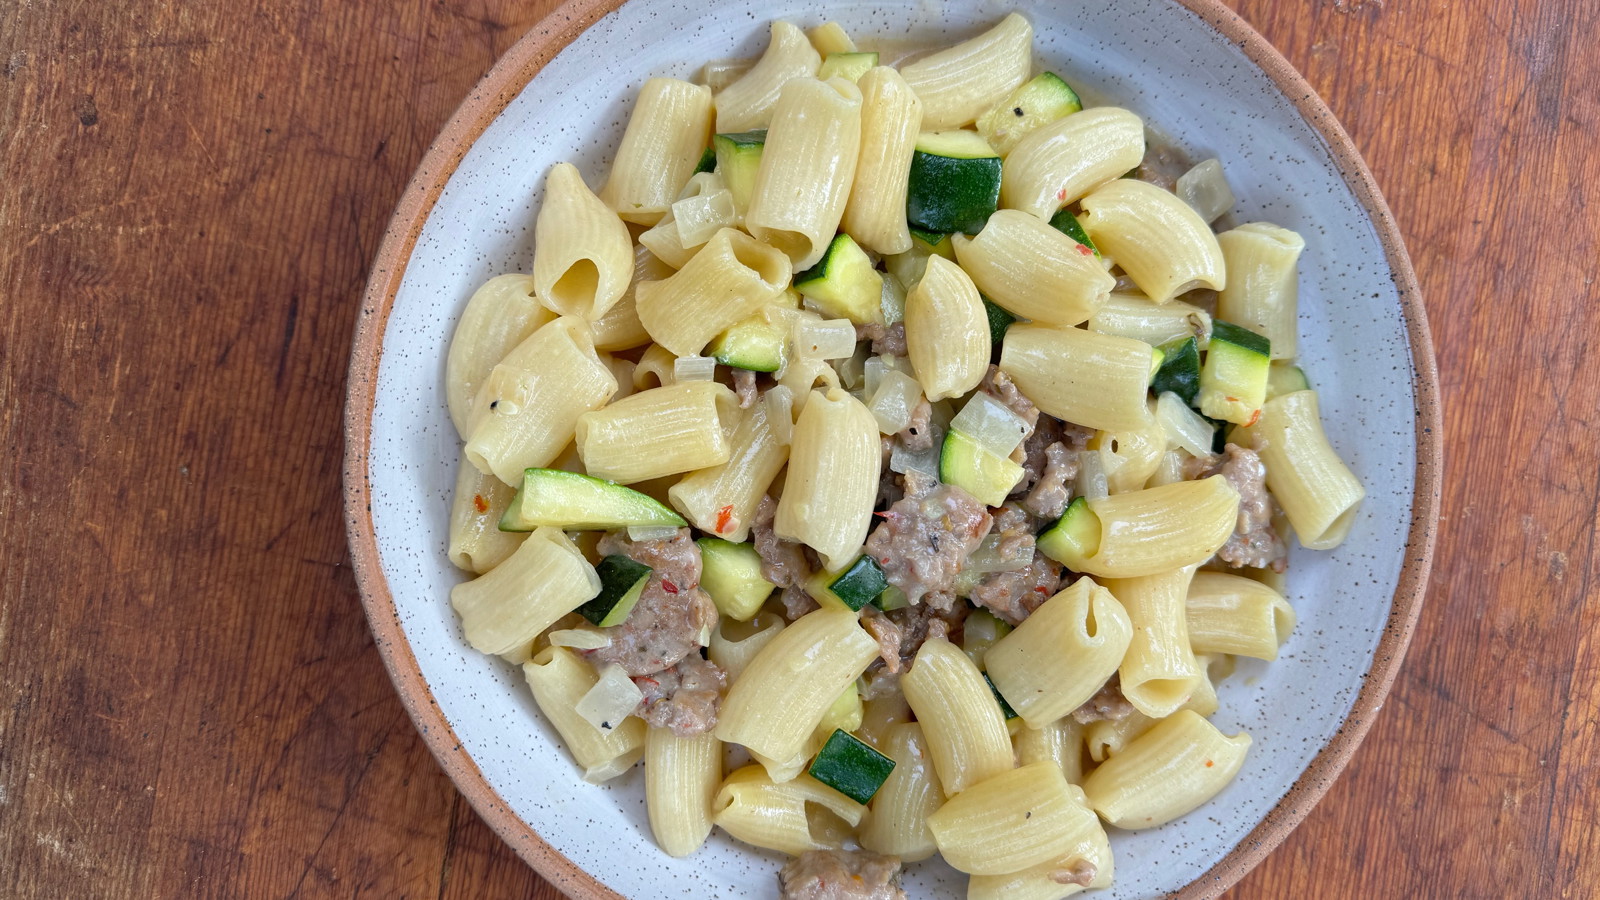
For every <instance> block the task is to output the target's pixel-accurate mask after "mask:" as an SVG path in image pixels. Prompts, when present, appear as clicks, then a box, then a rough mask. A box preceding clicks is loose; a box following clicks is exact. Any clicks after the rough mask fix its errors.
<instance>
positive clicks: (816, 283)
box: [794, 231, 883, 325]
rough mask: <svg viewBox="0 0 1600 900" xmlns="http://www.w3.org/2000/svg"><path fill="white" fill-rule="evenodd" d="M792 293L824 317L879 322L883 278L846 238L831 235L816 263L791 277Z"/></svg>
mask: <svg viewBox="0 0 1600 900" xmlns="http://www.w3.org/2000/svg"><path fill="white" fill-rule="evenodd" d="M794 287H795V290H797V291H799V292H800V293H801V294H802V295H803V296H806V297H809V298H811V301H812V302H813V303H815V304H816V305H817V306H818V307H819V308H820V309H821V310H822V312H823V314H824V315H826V316H828V317H830V318H835V319H841V318H842V319H849V320H850V321H852V322H854V323H856V324H857V325H867V324H870V323H873V322H877V323H880V324H881V323H882V322H883V276H882V275H879V274H878V270H877V269H874V268H873V267H872V259H871V257H869V256H867V252H866V251H865V250H862V249H861V247H860V246H859V245H857V244H856V242H855V240H854V239H853V238H851V237H850V235H848V234H845V233H844V232H842V231H841V232H839V233H838V234H836V235H834V238H833V242H832V243H830V244H828V250H827V252H826V253H824V254H822V259H820V260H817V264H816V265H814V266H812V267H811V268H809V269H806V270H805V271H804V272H801V273H799V274H798V275H796V276H794Z"/></svg>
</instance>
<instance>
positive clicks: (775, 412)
mask: <svg viewBox="0 0 1600 900" xmlns="http://www.w3.org/2000/svg"><path fill="white" fill-rule="evenodd" d="M761 398H762V399H761V402H763V403H765V404H766V405H767V423H768V426H769V427H770V428H771V429H772V436H773V437H774V438H776V439H777V441H778V443H780V444H784V445H787V444H788V443H789V441H790V440H791V439H792V438H793V437H794V392H793V391H791V390H789V389H788V388H786V387H784V386H783V385H781V384H780V385H776V386H774V387H771V388H768V389H767V392H766V393H765V394H762V395H761Z"/></svg>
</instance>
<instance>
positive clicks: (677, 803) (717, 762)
mask: <svg viewBox="0 0 1600 900" xmlns="http://www.w3.org/2000/svg"><path fill="white" fill-rule="evenodd" d="M721 787H722V742H721V741H719V740H717V736H716V735H714V734H711V733H709V732H707V733H704V734H697V735H694V736H692V737H678V736H677V735H675V734H673V733H672V730H671V729H669V728H650V729H648V730H647V731H646V732H645V739H644V798H645V808H646V809H647V810H648V811H649V814H650V832H651V833H652V834H654V835H655V838H656V843H657V844H658V845H660V847H661V849H662V851H663V852H665V853H666V854H667V855H668V856H676V857H684V856H688V855H689V854H691V853H693V852H695V851H696V850H699V849H700V845H702V844H704V843H705V842H706V837H707V836H709V835H710V834H711V805H712V802H713V801H715V800H716V797H717V792H718V790H720V789H721Z"/></svg>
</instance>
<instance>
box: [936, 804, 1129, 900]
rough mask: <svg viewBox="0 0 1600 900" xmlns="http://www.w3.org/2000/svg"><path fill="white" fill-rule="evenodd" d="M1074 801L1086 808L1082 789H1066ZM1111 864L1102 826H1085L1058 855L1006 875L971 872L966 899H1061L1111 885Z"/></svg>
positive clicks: (1107, 841) (1107, 843) (1109, 846)
mask: <svg viewBox="0 0 1600 900" xmlns="http://www.w3.org/2000/svg"><path fill="white" fill-rule="evenodd" d="M1069 793H1070V794H1071V795H1072V799H1073V801H1074V802H1076V803H1079V804H1081V805H1082V806H1083V807H1084V808H1085V809H1088V808H1089V800H1088V798H1087V797H1086V796H1084V793H1083V789H1082V788H1079V787H1077V786H1076V785H1074V786H1073V787H1072V790H1071V791H1069ZM1114 874H1115V866H1114V865H1113V863H1112V859H1111V840H1110V839H1109V838H1108V837H1107V836H1106V832H1105V829H1104V828H1098V827H1097V828H1092V829H1085V833H1084V835H1083V837H1081V838H1080V839H1079V840H1078V842H1077V843H1075V844H1073V845H1072V849H1070V850H1068V851H1067V852H1066V853H1064V854H1062V855H1061V856H1060V857H1058V858H1056V859H1053V860H1049V861H1047V862H1042V863H1039V864H1038V865H1034V866H1029V867H1028V868H1026V869H1022V870H1019V871H1016V872H1012V873H1010V874H1009V875H974V876H972V878H971V879H970V880H968V882H967V900H1061V898H1063V897H1070V896H1072V895H1073V894H1077V893H1079V892H1082V891H1086V890H1090V889H1094V888H1105V887H1110V886H1111V880H1112V876H1113V875H1114Z"/></svg>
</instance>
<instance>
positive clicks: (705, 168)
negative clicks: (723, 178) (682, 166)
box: [694, 147, 717, 175]
mask: <svg viewBox="0 0 1600 900" xmlns="http://www.w3.org/2000/svg"><path fill="white" fill-rule="evenodd" d="M716 170H717V151H716V150H714V149H712V148H711V147H707V148H706V152H704V153H702V154H700V165H698V166H695V167H694V173H695V174H696V175H699V174H700V173H701V172H715V171H716Z"/></svg>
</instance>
